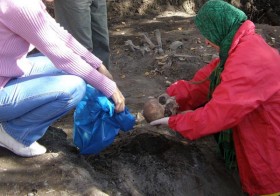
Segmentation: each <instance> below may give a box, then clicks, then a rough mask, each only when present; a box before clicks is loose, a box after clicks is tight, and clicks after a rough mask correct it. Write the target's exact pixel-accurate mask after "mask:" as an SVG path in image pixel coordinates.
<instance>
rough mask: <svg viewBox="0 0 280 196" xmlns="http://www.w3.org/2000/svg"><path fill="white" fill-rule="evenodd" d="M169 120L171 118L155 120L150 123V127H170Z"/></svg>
mask: <svg viewBox="0 0 280 196" xmlns="http://www.w3.org/2000/svg"><path fill="white" fill-rule="evenodd" d="M168 120H169V117H164V118H160V119H158V120H154V121H152V122H150V125H152V126H155V125H168Z"/></svg>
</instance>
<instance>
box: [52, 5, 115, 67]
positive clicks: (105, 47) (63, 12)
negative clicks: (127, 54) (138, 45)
mask: <svg viewBox="0 0 280 196" xmlns="http://www.w3.org/2000/svg"><path fill="white" fill-rule="evenodd" d="M54 7H55V8H54V10H55V19H56V21H57V22H58V23H60V24H61V25H62V26H63V27H64V28H65V29H66V30H68V32H69V33H71V34H72V35H73V36H74V37H75V38H76V39H77V40H78V41H79V42H80V43H81V44H82V45H84V46H85V47H86V48H87V49H89V50H90V51H92V53H93V54H94V55H95V56H97V57H98V58H99V59H101V60H102V61H103V64H104V65H105V66H106V67H107V68H109V66H110V49H109V32H108V21H107V5H106V0H55V1H54Z"/></svg>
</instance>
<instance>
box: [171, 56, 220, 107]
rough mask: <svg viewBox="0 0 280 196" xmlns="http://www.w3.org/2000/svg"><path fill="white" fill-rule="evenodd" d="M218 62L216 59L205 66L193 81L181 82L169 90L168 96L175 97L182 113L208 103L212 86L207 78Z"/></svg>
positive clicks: (174, 84)
mask: <svg viewBox="0 0 280 196" xmlns="http://www.w3.org/2000/svg"><path fill="white" fill-rule="evenodd" d="M218 62H219V59H215V60H213V61H212V62H210V63H209V64H207V65H206V66H204V67H203V68H202V69H200V70H199V71H198V72H197V73H196V74H195V76H194V77H193V79H192V80H191V81H185V80H179V81H177V82H175V83H173V84H172V85H171V86H169V87H168V88H167V90H166V92H167V94H168V95H170V96H175V98H176V101H177V103H178V104H179V107H180V110H181V111H185V110H193V109H196V108H197V107H199V106H201V105H203V104H205V103H206V102H207V99H208V92H209V84H210V83H209V80H208V79H207V78H208V77H209V75H210V74H211V72H212V70H213V69H214V68H215V67H216V65H217V64H218ZM205 79H206V80H205ZM192 82H193V83H192Z"/></svg>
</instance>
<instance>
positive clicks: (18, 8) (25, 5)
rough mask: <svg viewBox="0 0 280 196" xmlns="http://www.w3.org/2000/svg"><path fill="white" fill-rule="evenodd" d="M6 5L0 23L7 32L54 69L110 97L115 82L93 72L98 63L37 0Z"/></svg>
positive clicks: (17, 1)
mask: <svg viewBox="0 0 280 196" xmlns="http://www.w3.org/2000/svg"><path fill="white" fill-rule="evenodd" d="M7 6H9V7H8V9H7V12H6V13H5V15H4V16H3V17H5V18H2V21H6V22H5V25H6V26H7V27H8V28H9V29H10V30H11V31H13V32H14V33H16V34H17V35H19V36H20V37H22V38H24V39H25V40H26V41H27V42H29V43H31V44H32V45H34V46H35V47H36V48H37V49H38V50H40V51H41V52H42V53H43V54H45V55H46V56H47V57H48V58H49V59H50V60H51V61H52V62H53V63H54V65H55V66H56V67H57V68H59V69H61V70H63V71H65V72H66V73H69V74H73V75H77V76H79V77H81V78H83V79H84V80H86V81H87V82H88V83H89V84H91V85H92V86H93V87H95V88H97V89H99V90H100V91H101V92H103V93H104V94H105V95H106V96H107V97H110V96H111V95H112V94H113V92H114V91H115V89H116V84H115V82H114V81H112V80H110V79H109V78H107V77H106V76H104V75H103V74H101V73H99V72H98V71H97V70H96V68H98V67H99V66H100V64H101V63H102V62H101V61H100V60H99V59H98V58H97V57H95V56H94V55H92V54H90V52H89V51H87V50H86V49H85V48H84V47H83V46H82V45H81V44H79V43H78V42H77V41H76V40H75V39H74V38H73V37H72V36H71V35H70V34H68V33H67V32H66V31H65V30H63V29H62V28H61V27H59V25H58V24H56V23H55V21H54V19H52V18H51V17H50V15H49V14H48V13H47V12H46V10H44V8H45V7H44V4H43V3H42V2H41V1H38V0H29V1H28V2H25V1H19V0H15V1H9V3H8V4H7Z"/></svg>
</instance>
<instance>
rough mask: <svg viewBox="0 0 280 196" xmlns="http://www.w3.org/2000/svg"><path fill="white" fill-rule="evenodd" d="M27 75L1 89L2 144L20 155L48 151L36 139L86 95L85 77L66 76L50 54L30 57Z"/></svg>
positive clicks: (0, 119) (31, 154) (0, 142)
mask: <svg viewBox="0 0 280 196" xmlns="http://www.w3.org/2000/svg"><path fill="white" fill-rule="evenodd" d="M30 60H31V61H32V62H33V64H32V65H31V66H30V67H29V68H27V69H26V70H25V76H24V77H21V78H16V79H13V80H11V81H10V82H8V84H7V85H6V86H5V87H4V88H3V89H1V91H0V122H1V124H0V145H1V146H3V147H5V148H7V149H9V150H11V151H13V152H14V153H15V154H18V155H20V156H26V157H29V156H35V155H40V154H43V153H45V151H46V150H45V148H44V147H42V146H40V145H39V144H38V143H37V142H36V141H37V140H38V139H40V138H41V137H42V136H43V135H44V134H45V132H46V130H47V129H48V127H49V126H50V125H51V124H52V123H53V122H54V121H55V120H57V119H58V118H60V117H61V116H63V115H64V114H66V113H67V112H68V111H70V110H71V109H72V108H74V107H75V106H76V105H77V104H78V102H79V101H80V100H81V99H82V98H83V96H84V93H85V89H86V84H85V82H84V80H83V79H81V78H79V77H77V76H73V75H64V73H62V72H61V71H59V70H57V69H56V68H55V67H54V66H53V65H52V63H51V62H50V61H49V60H48V59H47V58H46V57H33V58H30Z"/></svg>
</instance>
